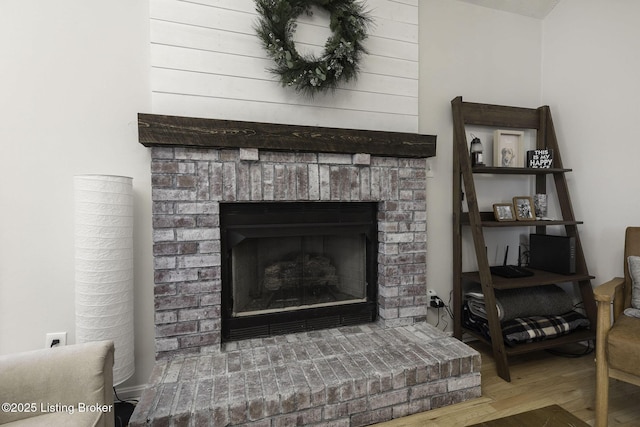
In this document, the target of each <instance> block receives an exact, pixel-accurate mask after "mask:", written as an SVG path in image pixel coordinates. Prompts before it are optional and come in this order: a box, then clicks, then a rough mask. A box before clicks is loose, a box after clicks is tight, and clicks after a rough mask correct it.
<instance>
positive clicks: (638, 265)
mask: <svg viewBox="0 0 640 427" xmlns="http://www.w3.org/2000/svg"><path fill="white" fill-rule="evenodd" d="M628 264H629V275H630V276H631V284H632V288H631V307H633V308H635V309H640V256H634V255H632V256H629V258H628Z"/></svg>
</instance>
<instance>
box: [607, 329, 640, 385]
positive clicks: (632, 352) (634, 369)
mask: <svg viewBox="0 0 640 427" xmlns="http://www.w3.org/2000/svg"><path fill="white" fill-rule="evenodd" d="M607 359H608V360H609V367H611V368H614V369H618V370H620V371H623V372H626V373H628V374H632V375H637V376H640V319H638V318H636V317H628V316H620V317H619V318H618V319H617V320H616V322H615V324H614V325H613V327H612V328H611V329H610V330H609V334H608V335H607Z"/></svg>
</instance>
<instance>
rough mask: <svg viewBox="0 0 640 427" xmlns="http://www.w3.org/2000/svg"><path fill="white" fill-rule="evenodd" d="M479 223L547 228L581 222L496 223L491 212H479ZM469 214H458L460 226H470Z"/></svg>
mask: <svg viewBox="0 0 640 427" xmlns="http://www.w3.org/2000/svg"><path fill="white" fill-rule="evenodd" d="M480 221H481V224H480V225H481V226H482V227H548V226H552V225H579V224H583V221H570V220H550V221H546V220H536V221H496V219H495V215H494V213H493V212H480ZM470 223H471V221H470V220H469V212H462V213H461V214H460V224H461V225H470Z"/></svg>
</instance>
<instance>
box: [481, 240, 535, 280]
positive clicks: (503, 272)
mask: <svg viewBox="0 0 640 427" xmlns="http://www.w3.org/2000/svg"><path fill="white" fill-rule="evenodd" d="M508 255H509V246H507V247H506V249H505V251H504V260H503V261H502V265H496V266H493V267H489V270H491V274H495V275H496V276H500V277H507V278H510V279H513V278H516V277H529V276H533V271H531V270H527V269H526V268H523V267H520V265H507V257H508ZM518 264H520V247H518Z"/></svg>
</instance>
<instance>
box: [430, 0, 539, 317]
mask: <svg viewBox="0 0 640 427" xmlns="http://www.w3.org/2000/svg"><path fill="white" fill-rule="evenodd" d="M541 40H542V22H541V21H540V20H538V19H534V18H528V17H524V16H520V15H515V14H512V13H507V12H500V11H495V10H492V9H487V8H484V7H480V6H475V5H471V4H468V3H463V2H458V1H450V0H427V1H422V2H421V3H420V132H421V133H430V134H436V135H438V147H437V154H436V157H435V158H433V159H430V163H431V165H432V169H433V171H434V175H435V176H434V178H430V179H428V180H427V200H428V203H427V215H428V217H427V228H428V229H427V235H428V237H427V246H428V247H427V284H428V287H429V288H432V289H434V290H435V291H436V293H437V294H438V295H439V296H440V297H441V298H443V299H444V301H445V302H448V300H449V296H450V292H451V290H452V260H451V259H452V258H451V257H452V226H451V223H452V198H451V193H452V169H451V168H452V155H453V152H452V144H453V122H452V119H451V100H452V99H453V98H455V97H456V96H462V97H463V99H464V100H465V101H469V102H481V103H492V104H501V105H515V106H521V107H531V108H536V107H538V106H540V85H541V75H540V63H541V58H542V51H541ZM491 132H492V131H491ZM474 134H475V135H477V136H479V137H480V139H481V140H482V141H483V145H484V146H485V150H487V149H489V148H490V141H491V138H492V135H491V133H487V131H486V130H484V131H483V130H482V129H474ZM490 135H491V136H490ZM483 190H484V194H485V197H484V198H483V200H481V204H483V205H486V206H487V207H490V206H491V204H493V203H497V202H501V201H509V199H510V198H511V197H512V196H515V195H518V193H521V192H524V194H529V193H530V190H529V184H528V183H526V182H521V181H516V183H515V184H513V185H509V186H506V187H504V186H502V187H499V188H493V187H491V186H484V188H483ZM505 195H506V196H505ZM487 210H488V208H487ZM469 237H470V236H466V239H465V242H467V247H468V250H466V251H465V254H466V256H465V257H464V259H463V264H464V266H465V269H469V270H471V269H473V264H474V261H473V259H472V258H473V256H474V255H473V254H474V253H473V247H471V245H470V244H469V243H470V238H469ZM518 241H519V236H518V235H517V234H514V233H510V232H506V233H505V232H504V231H502V232H501V231H497V230H495V232H492V233H491V235H487V246H488V251H489V256H490V261H491V262H501V261H502V256H503V250H504V245H505V242H506V243H508V244H509V245H510V246H511V250H510V253H511V254H513V256H514V257H515V256H516V255H517V245H518ZM510 260H511V262H515V258H512V259H510ZM429 311H430V314H429V321H430V322H431V323H433V324H435V323H436V322H437V318H436V317H435V316H436V310H429ZM441 314H444V311H442V312H441ZM445 322H448V323H449V325H448V326H449V328H450V327H451V326H452V322H451V319H449V318H448V317H445ZM439 326H440V327H445V326H446V325H445V323H444V322H440V325H439Z"/></svg>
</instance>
